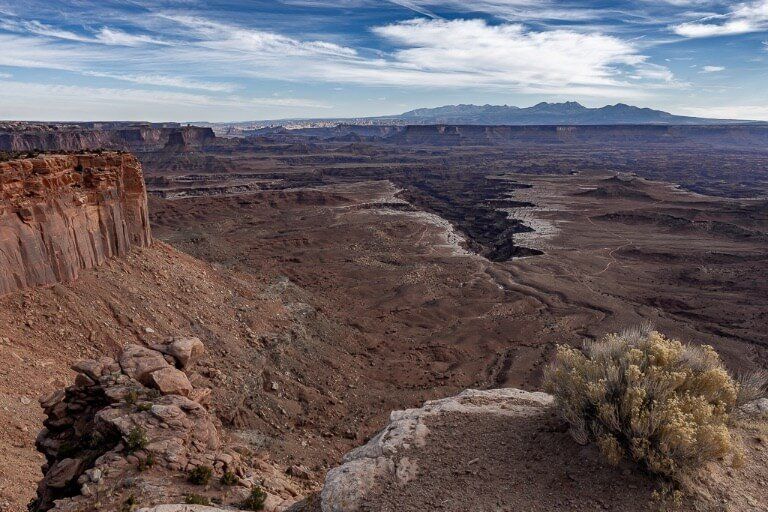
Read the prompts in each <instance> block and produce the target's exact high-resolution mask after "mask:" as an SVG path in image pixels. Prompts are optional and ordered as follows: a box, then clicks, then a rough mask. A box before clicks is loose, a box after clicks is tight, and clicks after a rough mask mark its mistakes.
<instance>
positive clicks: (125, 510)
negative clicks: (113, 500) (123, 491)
mask: <svg viewBox="0 0 768 512" xmlns="http://www.w3.org/2000/svg"><path fill="white" fill-rule="evenodd" d="M136 505H138V501H136V496H134V495H133V494H131V495H130V496H128V498H126V500H125V501H124V502H123V505H122V506H121V507H120V512H133V510H134V509H135V508H136Z"/></svg>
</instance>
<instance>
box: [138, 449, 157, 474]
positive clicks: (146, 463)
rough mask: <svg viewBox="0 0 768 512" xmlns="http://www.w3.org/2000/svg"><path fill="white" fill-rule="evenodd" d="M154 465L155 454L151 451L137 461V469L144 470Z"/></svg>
mask: <svg viewBox="0 0 768 512" xmlns="http://www.w3.org/2000/svg"><path fill="white" fill-rule="evenodd" d="M154 465H155V454H154V453H152V452H149V453H147V457H146V458H145V459H144V460H143V461H141V462H139V467H138V469H139V471H146V470H148V469H149V468H151V467H152V466H154Z"/></svg>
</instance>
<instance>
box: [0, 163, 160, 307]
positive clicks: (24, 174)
mask: <svg viewBox="0 0 768 512" xmlns="http://www.w3.org/2000/svg"><path fill="white" fill-rule="evenodd" d="M150 242H151V234H150V229H149V217H148V212H147V194H146V190H145V187H144V178H143V175H142V171H141V165H140V164H139V163H138V161H137V160H136V159H135V158H134V157H133V156H132V155H130V154H124V153H116V152H105V153H102V154H95V153H93V154H78V155H42V156H38V157H35V158H27V159H20V160H11V161H8V162H0V295H4V294H7V293H9V292H12V291H15V290H21V289H24V288H29V287H32V286H37V285H48V284H54V283H57V282H62V281H72V280H74V279H76V278H77V276H78V273H79V272H80V270H81V269H86V268H92V267H95V266H97V265H101V264H102V263H104V261H105V260H106V259H107V258H110V257H113V256H121V255H124V254H126V253H127V252H128V251H129V250H130V249H131V248H132V247H144V246H147V245H149V244H150Z"/></svg>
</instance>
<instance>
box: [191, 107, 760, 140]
mask: <svg viewBox="0 0 768 512" xmlns="http://www.w3.org/2000/svg"><path fill="white" fill-rule="evenodd" d="M194 124H197V125H200V126H213V127H214V129H215V130H216V131H217V132H219V133H221V132H222V131H223V129H224V128H225V127H226V128H229V129H232V130H235V131H237V130H243V129H245V130H249V129H254V128H265V127H275V126H284V127H286V128H320V127H331V126H337V125H339V124H350V125H375V126H381V125H396V126H403V125H432V124H447V125H517V126H530V125H625V124H642V125H654V124H655V125H716V124H766V123H765V122H762V121H744V120H734V119H707V118H703V117H688V116H677V115H674V114H670V113H669V112H664V111H662V110H654V109H650V108H640V107H634V106H632V105H626V104H624V103H617V104H616V105H606V106H604V107H600V108H588V107H585V106H584V105H581V104H580V103H577V102H575V101H568V102H565V103H546V102H542V103H539V104H537V105H534V106H532V107H525V108H521V107H514V106H507V105H446V106H444V107H437V108H420V109H417V110H411V111H409V112H405V113H404V114H399V115H393V116H381V117H358V118H336V119H282V120H274V121H250V122H237V123H194ZM233 134H234V133H233Z"/></svg>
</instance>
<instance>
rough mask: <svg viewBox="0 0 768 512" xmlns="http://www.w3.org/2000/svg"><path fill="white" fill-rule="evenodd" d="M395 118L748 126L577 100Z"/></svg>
mask: <svg viewBox="0 0 768 512" xmlns="http://www.w3.org/2000/svg"><path fill="white" fill-rule="evenodd" d="M394 118H395V119H398V120H404V121H410V122H412V123H413V124H470V125H549V124H574V125H614V124H722V123H744V122H751V121H736V120H724V119H706V118H700V117H687V116H676V115H674V114H670V113H669V112H664V111H661V110H653V109H650V108H640V107H633V106H632V105H625V104H624V103H617V104H616V105H606V106H605V107H600V108H588V107H585V106H584V105H581V104H580V103H577V102H575V101H568V102H566V103H546V102H542V103H539V104H537V105H534V106H532V107H527V108H520V107H510V106H506V105H502V106H498V105H449V106H445V107H438V108H421V109H418V110H411V111H410V112H406V113H404V114H401V115H399V116H394Z"/></svg>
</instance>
